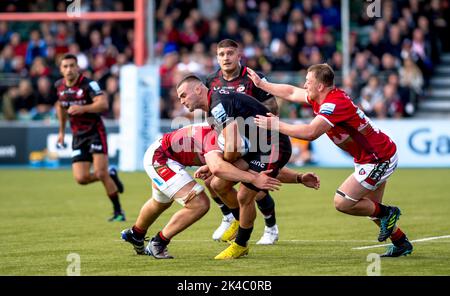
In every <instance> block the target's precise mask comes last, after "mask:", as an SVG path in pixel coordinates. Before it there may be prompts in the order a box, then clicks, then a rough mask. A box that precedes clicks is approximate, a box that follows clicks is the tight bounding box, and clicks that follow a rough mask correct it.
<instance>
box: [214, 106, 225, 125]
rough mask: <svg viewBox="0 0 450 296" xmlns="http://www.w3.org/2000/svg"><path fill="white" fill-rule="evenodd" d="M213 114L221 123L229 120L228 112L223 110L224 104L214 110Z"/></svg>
mask: <svg viewBox="0 0 450 296" xmlns="http://www.w3.org/2000/svg"><path fill="white" fill-rule="evenodd" d="M211 114H212V116H214V118H215V119H216V120H217V121H218V122H220V123H223V122H225V121H226V120H227V112H226V111H225V109H224V108H223V105H222V103H220V104H219V105H217V106H215V107H214V108H212V110H211Z"/></svg>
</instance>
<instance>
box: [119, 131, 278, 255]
mask: <svg viewBox="0 0 450 296" xmlns="http://www.w3.org/2000/svg"><path fill="white" fill-rule="evenodd" d="M217 150H219V146H218V145H217V133H216V132H215V131H214V130H213V129H212V128H211V127H210V126H208V125H201V124H197V125H188V126H185V127H183V128H181V129H178V130H176V131H173V132H170V133H166V134H164V135H163V136H162V138H161V139H158V140H156V141H155V142H154V143H153V144H152V145H151V146H150V147H149V148H148V149H147V151H146V153H145V155H144V168H145V171H146V172H147V174H148V176H149V177H150V179H151V181H152V184H153V193H152V198H151V199H149V200H148V201H147V202H146V203H145V204H144V206H143V207H142V209H141V211H140V213H139V217H138V218H137V220H136V223H135V224H134V225H133V227H132V228H130V229H125V230H123V231H122V239H123V240H125V241H127V242H129V243H131V244H132V245H133V247H134V249H135V251H136V253H137V254H139V255H143V254H147V255H151V256H153V257H155V258H157V259H171V258H173V257H172V256H171V255H170V254H169V253H168V250H167V245H168V244H169V242H170V240H171V239H172V238H173V237H174V236H175V235H177V234H178V233H180V232H181V231H183V230H184V229H186V228H188V227H189V226H190V225H192V224H193V223H194V222H196V221H197V220H199V219H200V218H201V217H203V215H205V214H206V212H208V210H209V199H208V196H207V195H206V193H205V191H204V188H203V186H201V185H200V184H198V183H197V182H196V181H195V180H194V179H193V178H192V177H191V175H189V173H188V172H187V171H186V170H185V167H186V166H203V165H205V164H206V163H207V162H206V160H205V154H209V156H208V157H209V159H210V160H211V161H212V162H213V163H214V169H212V171H213V173H215V174H217V175H218V176H220V177H221V178H224V179H228V180H231V181H236V182H237V181H242V182H248V183H251V184H253V185H254V186H257V187H259V188H262V189H266V190H274V189H278V187H279V185H280V181H278V180H277V179H275V178H271V177H269V176H268V175H266V174H267V173H268V172H270V170H269V171H266V172H262V173H260V174H251V173H249V172H246V171H242V170H240V169H238V168H237V167H235V166H233V164H231V163H228V162H226V161H224V160H223V158H221V157H220V154H221V153H222V152H221V151H220V154H218V153H214V151H217ZM205 174H206V175H205ZM198 175H199V177H202V179H206V178H207V177H208V176H209V175H210V174H208V173H207V172H202V173H199V174H198ZM201 175H203V176H201ZM174 200H175V201H177V202H178V203H180V204H181V205H182V206H183V208H182V209H180V210H179V211H177V212H176V213H175V214H174V215H173V216H172V217H171V219H170V220H169V222H168V223H167V224H166V225H165V226H164V228H163V229H162V230H161V231H159V232H158V233H157V234H156V235H155V236H154V237H153V238H152V239H151V241H150V242H149V244H148V245H147V247H144V237H145V234H146V233H147V229H148V228H149V227H150V225H151V224H152V223H153V222H154V221H155V220H156V219H157V218H158V217H159V215H160V214H161V213H162V212H164V211H165V210H166V209H168V208H169V207H170V206H171V205H172V203H173V201H174ZM235 203H237V201H235Z"/></svg>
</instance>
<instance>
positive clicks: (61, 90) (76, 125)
mask: <svg viewBox="0 0 450 296" xmlns="http://www.w3.org/2000/svg"><path fill="white" fill-rule="evenodd" d="M55 88H56V92H57V93H56V94H57V96H58V101H59V103H60V105H61V107H62V108H64V109H65V110H67V109H69V107H70V106H72V105H81V106H83V105H89V104H92V103H93V98H94V97H96V96H99V95H101V94H103V91H102V90H101V89H100V86H99V85H98V83H97V82H96V81H94V80H91V79H88V78H86V77H84V76H83V75H80V76H79V77H78V80H77V82H76V83H75V84H74V85H73V86H71V87H68V86H66V83H65V80H64V78H62V79H59V80H58V81H56V82H55ZM69 122H70V128H71V129H72V133H73V135H74V136H83V135H86V134H89V133H90V132H91V131H93V130H98V129H99V128H104V125H103V121H102V119H101V117H100V113H83V114H81V115H75V116H72V115H69Z"/></svg>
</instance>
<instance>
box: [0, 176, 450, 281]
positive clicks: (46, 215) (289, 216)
mask: <svg viewBox="0 0 450 296" xmlns="http://www.w3.org/2000/svg"><path fill="white" fill-rule="evenodd" d="M309 170H312V171H316V172H317V173H318V174H319V176H320V177H321V185H322V187H321V189H320V190H318V191H314V190H310V189H307V188H305V187H303V186H301V185H284V186H283V188H282V190H280V191H279V192H276V193H273V194H272V195H273V196H274V198H275V201H276V212H277V222H278V225H279V229H280V241H279V242H278V243H277V244H276V245H274V246H257V245H255V242H256V240H257V239H259V237H260V236H261V234H262V231H263V228H264V225H263V219H262V217H261V215H260V214H259V213H258V217H257V220H256V225H255V228H254V231H253V235H252V239H251V241H250V254H249V256H248V257H246V258H242V259H239V260H232V261H217V260H213V258H214V256H215V255H217V254H218V253H219V252H220V251H222V250H223V249H224V248H225V247H226V244H224V243H218V242H214V241H212V240H211V234H212V232H213V231H214V229H215V228H216V227H217V226H218V225H219V223H220V219H221V216H220V211H219V209H218V207H217V206H215V204H214V202H211V210H210V211H209V213H207V214H206V216H205V217H204V218H203V219H201V220H200V221H198V222H197V223H196V224H194V225H193V226H192V227H190V228H188V229H187V230H186V231H184V232H182V233H181V234H179V235H178V236H176V237H175V238H174V239H173V241H172V242H171V244H170V245H169V250H170V253H171V254H172V255H174V256H175V257H176V259H174V260H155V259H154V258H152V257H147V256H137V255H135V254H134V252H133V251H132V248H131V246H130V245H128V244H127V243H124V242H122V241H121V240H120V231H121V230H122V229H124V228H127V227H129V226H131V225H132V224H133V222H134V221H135V219H136V217H137V215H138V213H139V210H140V208H141V206H142V205H143V203H144V202H145V201H146V200H147V199H148V198H149V196H150V193H151V187H150V183H149V179H148V178H147V176H146V175H145V173H144V172H140V173H121V174H120V177H121V178H122V181H123V182H124V184H125V194H123V196H122V197H121V200H122V204H123V207H124V209H125V211H126V214H127V219H128V221H127V222H115V223H109V222H107V221H106V220H107V218H108V217H109V216H110V215H111V212H112V208H111V205H110V202H109V200H108V198H107V197H106V195H105V193H104V189H103V186H102V185H101V184H100V183H96V184H91V185H88V186H80V185H77V184H76V183H75V181H74V180H73V178H72V175H71V171H70V170H54V171H52V170H42V171H41V170H19V169H16V170H6V169H2V170H0V205H1V207H0V222H1V226H2V227H1V228H0V236H1V238H2V239H1V240H0V275H66V269H67V268H68V266H69V264H70V262H68V261H67V256H68V255H69V254H71V253H77V254H79V255H80V258H81V275H224V276H227V275H228V276H234V275H366V269H367V267H368V266H369V264H370V263H371V262H368V261H367V256H368V254H370V253H374V252H375V253H382V252H384V249H383V248H373V249H366V250H352V248H354V247H360V246H368V245H376V244H377V241H376V237H377V235H378V230H377V228H376V227H375V225H374V224H373V223H372V222H370V221H369V220H368V219H366V218H363V217H352V216H348V215H344V214H342V213H339V212H337V211H336V210H335V209H334V206H333V195H334V191H335V189H336V188H337V187H338V186H339V184H340V183H341V182H342V181H343V180H344V179H345V178H346V177H347V176H348V175H349V174H350V173H351V169H316V168H310V169H309ZM445 180H450V170H448V169H447V170H445V169H399V170H398V171H397V172H396V173H395V174H394V175H393V176H392V177H391V178H390V180H389V184H388V186H387V189H386V193H385V199H384V202H385V203H386V204H393V205H397V206H399V207H400V208H401V210H402V212H403V215H402V216H401V219H400V222H399V223H400V225H401V227H402V229H403V230H404V231H405V232H406V233H407V234H408V237H409V238H410V239H411V240H414V239H420V238H424V237H433V236H443V235H450V220H449V219H448V213H449V212H450V201H449V200H448V193H447V191H446V189H445ZM178 208H179V205H178V204H176V203H174V204H173V206H172V207H171V208H170V209H169V210H168V211H167V212H166V213H164V214H163V215H162V216H161V217H160V218H159V219H158V220H157V221H156V223H155V224H154V225H152V226H151V228H150V230H149V233H148V235H149V236H153V235H154V234H155V233H156V232H157V231H158V230H160V229H161V227H162V226H163V225H164V223H166V222H167V221H168V219H169V217H170V215H171V214H172V213H174V212H175V211H176V210H177V209H178ZM414 247H415V249H414V252H413V254H412V256H408V257H401V258H383V259H382V261H381V274H382V275H450V265H449V264H448V262H450V238H446V239H439V240H432V241H426V242H418V243H415V244H414Z"/></svg>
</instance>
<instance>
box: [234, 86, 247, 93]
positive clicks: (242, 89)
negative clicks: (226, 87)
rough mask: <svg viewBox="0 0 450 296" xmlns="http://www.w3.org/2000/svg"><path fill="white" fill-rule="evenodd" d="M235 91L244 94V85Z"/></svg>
mask: <svg viewBox="0 0 450 296" xmlns="http://www.w3.org/2000/svg"><path fill="white" fill-rule="evenodd" d="M236 91H238V92H245V85H239V87H238V88H236Z"/></svg>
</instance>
